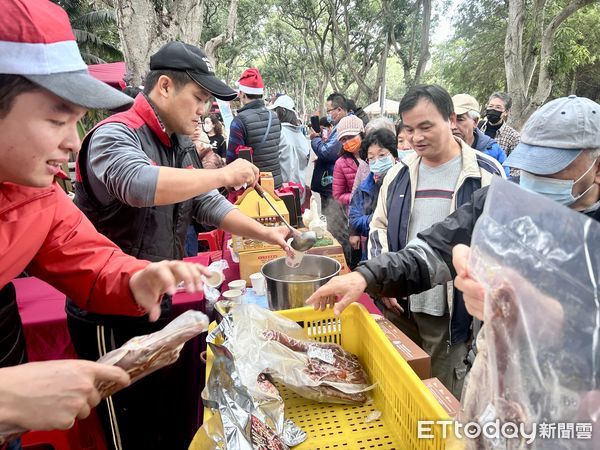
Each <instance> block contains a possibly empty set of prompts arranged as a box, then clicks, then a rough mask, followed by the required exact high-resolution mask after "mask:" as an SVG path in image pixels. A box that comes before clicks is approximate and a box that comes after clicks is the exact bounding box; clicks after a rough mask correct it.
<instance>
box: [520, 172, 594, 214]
mask: <svg viewBox="0 0 600 450" xmlns="http://www.w3.org/2000/svg"><path fill="white" fill-rule="evenodd" d="M595 165H596V161H594V162H593V164H592V165H591V166H590V168H589V169H588V170H586V171H585V173H584V174H583V175H581V176H580V177H579V178H577V179H576V180H575V181H573V180H557V179H555V178H548V177H541V176H538V175H533V174H532V173H529V172H525V171H522V172H521V178H520V180H519V185H520V186H521V187H522V188H524V189H527V190H528V191H532V192H537V193H538V194H542V195H543V196H545V197H548V198H549V199H551V200H554V201H555V202H558V203H561V204H563V205H565V206H569V205H572V204H573V203H575V202H576V201H577V200H579V199H580V198H581V197H583V196H584V195H585V194H587V193H588V191H589V190H590V189H591V188H592V187H593V186H594V184H595V183H592V184H591V185H590V187H589V188H587V189H586V190H585V191H583V192H582V193H581V194H579V195H578V196H577V197H575V196H573V186H574V185H575V183H577V182H578V181H579V180H581V179H582V178H583V177H585V176H586V175H587V173H588V172H589V171H590V170H592V168H593V167H594V166H595Z"/></svg>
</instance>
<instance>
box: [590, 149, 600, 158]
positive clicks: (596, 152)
mask: <svg viewBox="0 0 600 450" xmlns="http://www.w3.org/2000/svg"><path fill="white" fill-rule="evenodd" d="M588 152H590V158H592V159H597V158H600V148H590V149H589V150H588Z"/></svg>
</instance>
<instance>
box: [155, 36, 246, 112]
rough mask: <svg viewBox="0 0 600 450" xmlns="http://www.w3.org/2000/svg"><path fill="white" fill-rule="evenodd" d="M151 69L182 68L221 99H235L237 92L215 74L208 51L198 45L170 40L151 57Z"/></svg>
mask: <svg viewBox="0 0 600 450" xmlns="http://www.w3.org/2000/svg"><path fill="white" fill-rule="evenodd" d="M150 70H180V71H184V72H186V73H187V74H188V75H189V76H190V78H191V79H192V80H194V81H195V82H196V83H198V85H199V86H200V87H201V88H203V89H206V90H207V91H208V92H210V93H211V94H212V95H214V96H215V97H217V98H218V99H220V100H227V101H230V100H233V99H235V98H236V97H237V92H236V91H234V90H233V89H231V88H230V87H229V86H227V85H226V84H225V83H223V82H222V81H221V80H219V79H218V78H217V77H216V76H215V72H214V68H213V65H212V63H211V62H210V59H209V58H208V56H206V53H204V52H203V51H202V50H200V49H199V48H198V47H196V46H194V45H190V44H185V43H183V42H179V41H174V42H169V43H168V44H165V45H163V46H162V47H161V49H160V50H159V51H157V52H156V53H155V54H154V55H152V56H151V57H150Z"/></svg>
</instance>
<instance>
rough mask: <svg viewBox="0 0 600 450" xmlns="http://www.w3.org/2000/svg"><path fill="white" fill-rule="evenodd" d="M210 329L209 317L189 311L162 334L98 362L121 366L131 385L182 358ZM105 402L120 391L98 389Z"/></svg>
mask: <svg viewBox="0 0 600 450" xmlns="http://www.w3.org/2000/svg"><path fill="white" fill-rule="evenodd" d="M207 329H208V317H206V315H205V314H203V313H201V312H200V311H186V312H184V313H183V314H181V315H180V316H179V317H177V318H176V319H174V320H173V321H172V322H170V323H169V324H168V325H166V326H165V327H164V328H163V329H162V330H160V331H157V332H155V333H152V334H147V335H144V336H136V337H134V338H132V339H130V340H128V341H127V342H125V344H123V346H121V347H119V348H117V349H115V350H113V351H111V352H108V353H107V354H106V355H104V356H102V357H101V358H100V359H98V361H97V362H99V363H102V364H108V365H111V366H117V367H120V368H122V369H123V370H125V371H126V372H127V373H129V375H130V376H131V382H132V383H135V382H136V381H137V380H139V379H141V378H143V377H145V376H146V375H149V374H151V373H152V372H155V371H157V370H158V369H161V368H163V367H165V366H168V365H169V364H173V363H174V362H175V361H177V358H179V353H180V352H181V349H182V348H183V345H184V344H185V343H186V342H187V341H189V340H190V339H192V338H193V337H195V336H197V335H199V334H200V333H203V332H204V331H206V330H207ZM97 388H98V391H99V392H100V394H101V395H102V397H103V398H105V397H108V396H109V395H112V394H114V393H115V392H117V391H118V389H117V387H116V386H115V385H114V383H112V382H102V383H101V384H99V385H98V386H97Z"/></svg>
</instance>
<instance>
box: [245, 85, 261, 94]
mask: <svg viewBox="0 0 600 450" xmlns="http://www.w3.org/2000/svg"><path fill="white" fill-rule="evenodd" d="M239 90H240V91H241V92H245V93H246V94H251V95H261V94H264V92H265V90H264V89H263V88H252V87H249V86H244V85H243V84H240V85H239Z"/></svg>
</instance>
